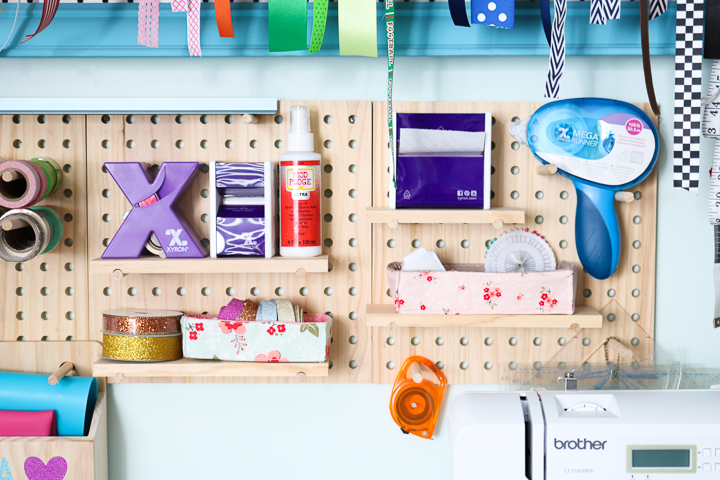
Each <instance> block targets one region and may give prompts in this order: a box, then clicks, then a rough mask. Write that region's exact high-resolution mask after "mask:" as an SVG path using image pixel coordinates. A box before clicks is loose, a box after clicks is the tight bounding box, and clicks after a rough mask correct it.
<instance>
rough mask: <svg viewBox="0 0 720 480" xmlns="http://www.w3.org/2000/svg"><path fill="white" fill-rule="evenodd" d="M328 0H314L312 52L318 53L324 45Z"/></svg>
mask: <svg viewBox="0 0 720 480" xmlns="http://www.w3.org/2000/svg"><path fill="white" fill-rule="evenodd" d="M327 11H328V0H314V1H313V26H312V36H311V39H310V53H318V52H319V51H320V47H322V42H323V37H324V36H325V23H326V21H327Z"/></svg>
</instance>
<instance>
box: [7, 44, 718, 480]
mask: <svg viewBox="0 0 720 480" xmlns="http://www.w3.org/2000/svg"><path fill="white" fill-rule="evenodd" d="M653 66H654V74H655V87H656V91H657V95H658V99H659V101H660V106H661V110H662V112H663V116H662V119H661V125H660V135H661V139H662V145H661V149H660V160H659V162H658V167H657V168H658V169H659V174H660V177H659V200H658V201H659V208H658V258H657V260H658V265H657V267H658V268H657V292H656V297H657V301H656V308H657V315H656V340H657V342H658V344H659V345H661V346H663V347H664V348H680V349H682V351H683V353H684V355H685V361H686V362H690V363H694V364H701V365H704V366H708V367H720V355H717V346H718V342H717V339H718V336H720V331H717V332H716V331H714V330H713V328H712V317H713V302H714V293H713V279H712V263H713V241H712V228H711V226H710V225H709V223H708V220H707V208H708V201H707V189H708V182H707V181H706V180H707V177H705V176H704V175H703V176H701V178H702V180H703V181H702V182H701V190H700V194H699V195H698V196H694V195H691V194H688V193H686V192H676V191H673V189H672V107H673V105H672V102H673V91H672V89H673V85H674V74H673V69H674V62H673V59H672V58H671V57H656V58H654V59H653ZM0 67H2V72H3V92H2V96H18V97H23V96H98V97H100V96H117V97H123V96H138V97H144V96H147V97H152V96H166V97H167V96H207V97H224V96H240V97H245V96H265V97H278V98H280V99H307V100H315V99H317V100H320V99H331V100H335V99H367V100H383V99H384V98H385V82H386V77H385V75H386V60H385V59H384V58H377V59H363V58H250V59H243V58H228V59H160V60H156V59H70V60H66V59H2V60H0ZM705 67H706V73H707V71H708V70H709V64H706V65H705ZM546 70H547V59H546V58H541V57H532V58H525V57H522V58H520V57H516V58H512V57H510V58H463V57H457V58H402V57H401V58H397V63H396V74H395V79H396V80H395V81H396V83H395V92H396V95H395V99H396V100H398V101H400V100H407V101H482V100H487V101H541V100H542V92H543V85H544V81H545V74H546ZM289 73H290V74H291V75H288V74H289ZM562 95H563V97H564V98H570V97H580V96H599V97H609V98H616V99H619V100H625V101H634V102H643V101H646V99H647V97H646V93H645V85H644V81H643V75H642V65H641V60H640V58H639V57H633V58H618V57H592V58H589V57H584V58H583V57H569V58H568V59H567V67H566V73H565V77H564V79H563V87H562ZM703 142H704V143H703V156H702V162H703V163H702V167H701V169H700V171H701V172H706V171H708V170H709V168H710V166H711V164H712V144H711V142H708V141H703ZM467 388H471V387H451V388H450V389H449V390H448V391H447V392H446V399H448V398H451V397H452V396H454V395H456V394H457V393H458V392H459V391H461V390H464V389H467ZM389 395H390V387H389V386H385V385H273V384H258V385H252V384H249V385H243V384H234V385H160V384H156V385H113V386H111V387H110V398H109V435H110V439H109V444H110V478H111V479H112V480H125V479H128V480H142V479H152V480H164V479H173V480H176V479H225V478H250V479H267V480H271V479H281V478H294V479H297V480H302V479H308V480H324V479H334V478H342V479H368V478H378V479H380V478H398V479H410V478H412V479H415V480H422V479H428V480H429V479H441V478H447V468H448V464H449V462H448V457H447V455H448V451H449V446H450V444H449V442H448V437H447V432H446V425H444V424H443V422H442V421H441V423H440V429H439V431H436V435H435V438H434V439H433V440H432V441H426V440H422V439H418V438H416V437H412V436H406V435H403V434H401V433H400V430H399V429H398V427H397V426H396V425H395V424H394V423H393V422H392V419H391V418H390V414H389V412H388V402H389Z"/></svg>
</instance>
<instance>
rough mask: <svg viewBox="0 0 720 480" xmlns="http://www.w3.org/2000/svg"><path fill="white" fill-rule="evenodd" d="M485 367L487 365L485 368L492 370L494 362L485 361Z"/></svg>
mask: <svg viewBox="0 0 720 480" xmlns="http://www.w3.org/2000/svg"><path fill="white" fill-rule="evenodd" d="M484 367H485V370H490V369H492V367H493V363H492V362H485V365H484Z"/></svg>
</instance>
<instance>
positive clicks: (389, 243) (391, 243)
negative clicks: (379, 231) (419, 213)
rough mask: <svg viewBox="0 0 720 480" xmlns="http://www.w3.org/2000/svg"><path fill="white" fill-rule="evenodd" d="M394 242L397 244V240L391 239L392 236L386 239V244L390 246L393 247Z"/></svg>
mask: <svg viewBox="0 0 720 480" xmlns="http://www.w3.org/2000/svg"><path fill="white" fill-rule="evenodd" d="M396 244H397V242H395V240H393V239H392V238H391V239H390V240H388V241H387V246H388V247H390V248H395V245H396Z"/></svg>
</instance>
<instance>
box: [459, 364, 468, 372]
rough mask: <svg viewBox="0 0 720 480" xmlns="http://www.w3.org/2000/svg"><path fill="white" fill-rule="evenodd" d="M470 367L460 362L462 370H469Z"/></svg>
mask: <svg viewBox="0 0 720 480" xmlns="http://www.w3.org/2000/svg"><path fill="white" fill-rule="evenodd" d="M468 367H469V365H468V362H460V369H461V370H467V369H468Z"/></svg>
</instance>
